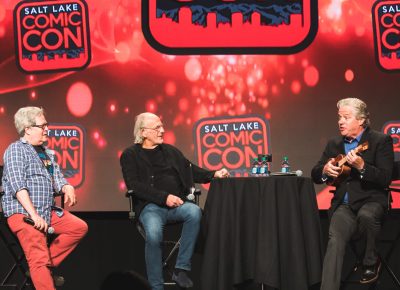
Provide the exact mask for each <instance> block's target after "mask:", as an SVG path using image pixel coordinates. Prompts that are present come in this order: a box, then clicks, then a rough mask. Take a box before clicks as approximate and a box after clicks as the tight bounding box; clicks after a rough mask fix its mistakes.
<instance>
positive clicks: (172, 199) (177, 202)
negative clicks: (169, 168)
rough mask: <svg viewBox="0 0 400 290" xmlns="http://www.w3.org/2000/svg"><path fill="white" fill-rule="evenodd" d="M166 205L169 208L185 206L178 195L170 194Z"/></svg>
mask: <svg viewBox="0 0 400 290" xmlns="http://www.w3.org/2000/svg"><path fill="white" fill-rule="evenodd" d="M165 204H166V205H167V206H168V207H178V206H181V205H182V204H183V200H182V199H180V198H179V197H177V196H176V195H173V194H168V196H167V201H166V202H165Z"/></svg>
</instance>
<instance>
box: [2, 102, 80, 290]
mask: <svg viewBox="0 0 400 290" xmlns="http://www.w3.org/2000/svg"><path fill="white" fill-rule="evenodd" d="M14 122H15V127H16V129H17V131H18V134H19V135H20V136H21V138H20V140H18V141H16V142H14V143H12V144H11V145H10V146H9V147H8V148H7V150H6V151H5V153H4V172H3V179H2V181H3V189H4V196H3V198H2V207H3V212H4V215H5V216H6V217H7V223H8V225H9V227H10V229H11V230H12V231H13V232H14V234H15V235H16V236H17V238H18V240H19V242H20V244H21V247H22V249H23V250H24V253H25V256H26V259H27V261H28V266H29V270H30V276H31V279H32V282H33V284H34V286H35V289H36V290H55V286H54V281H53V278H52V269H53V268H54V267H57V266H58V265H60V263H61V262H62V261H63V260H64V259H65V258H66V257H67V256H68V254H69V253H71V252H72V250H73V249H74V248H75V247H76V246H77V245H78V243H79V241H80V240H81V239H82V238H83V236H84V235H85V234H86V232H87V230H88V227H87V224H86V223H85V222H84V221H83V220H81V219H79V218H78V217H76V216H74V215H72V214H71V213H69V212H68V211H66V210H63V209H62V208H59V207H55V201H54V192H63V193H64V195H65V203H66V204H67V205H69V206H73V205H75V204H76V202H77V200H76V196H75V190H74V188H73V187H72V186H71V185H70V184H68V182H67V181H66V180H65V179H64V177H63V175H62V173H61V171H60V168H59V166H58V165H57V163H56V162H55V161H54V153H53V152H52V151H51V150H48V149H47V148H46V147H45V146H44V143H45V142H46V141H47V133H48V123H47V121H46V118H45V115H44V111H43V109H41V108H37V107H24V108H21V109H19V110H18V111H17V113H16V114H15V116H14ZM26 217H30V218H31V220H32V221H33V226H32V225H30V224H28V223H26V222H25V221H24V218H26ZM50 226H51V227H52V228H53V229H54V234H56V235H57V236H56V238H55V240H54V241H53V242H52V243H51V245H50V247H48V246H47V238H46V235H47V231H48V228H49V227H50Z"/></svg>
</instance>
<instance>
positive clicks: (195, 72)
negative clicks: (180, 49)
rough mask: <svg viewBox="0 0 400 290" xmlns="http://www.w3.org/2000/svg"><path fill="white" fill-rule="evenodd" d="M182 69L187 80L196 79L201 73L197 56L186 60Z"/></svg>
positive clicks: (192, 80) (193, 80)
mask: <svg viewBox="0 0 400 290" xmlns="http://www.w3.org/2000/svg"><path fill="white" fill-rule="evenodd" d="M184 70H185V75H186V77H187V79H188V80H189V81H191V82H195V81H198V80H199V78H200V76H201V73H202V67H201V64H200V61H199V60H198V59H197V58H190V59H189V60H188V61H187V62H186V64H185V68H184Z"/></svg>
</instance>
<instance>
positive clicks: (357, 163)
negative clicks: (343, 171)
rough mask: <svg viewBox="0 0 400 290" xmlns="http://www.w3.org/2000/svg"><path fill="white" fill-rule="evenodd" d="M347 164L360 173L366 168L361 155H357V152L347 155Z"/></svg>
mask: <svg viewBox="0 0 400 290" xmlns="http://www.w3.org/2000/svg"><path fill="white" fill-rule="evenodd" d="M346 162H347V163H348V164H349V165H350V166H351V167H354V168H355V169H357V170H358V171H360V170H361V169H363V168H364V165H365V162H364V159H362V158H361V157H360V156H359V155H357V153H356V151H355V150H351V151H350V152H349V153H347V155H346Z"/></svg>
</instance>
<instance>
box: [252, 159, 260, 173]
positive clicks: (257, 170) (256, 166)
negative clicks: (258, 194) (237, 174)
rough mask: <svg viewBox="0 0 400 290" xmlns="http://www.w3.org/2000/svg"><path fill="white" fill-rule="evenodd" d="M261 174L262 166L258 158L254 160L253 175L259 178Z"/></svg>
mask: <svg viewBox="0 0 400 290" xmlns="http://www.w3.org/2000/svg"><path fill="white" fill-rule="evenodd" d="M259 173H260V164H259V163H258V158H254V159H253V164H252V166H251V175H252V176H258V174H259Z"/></svg>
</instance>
